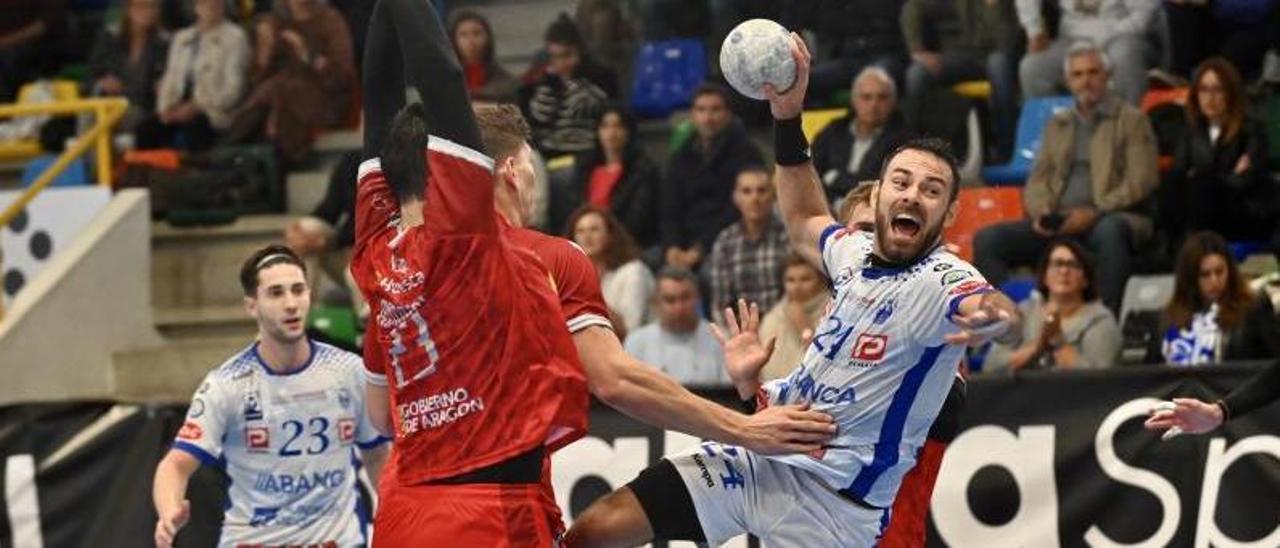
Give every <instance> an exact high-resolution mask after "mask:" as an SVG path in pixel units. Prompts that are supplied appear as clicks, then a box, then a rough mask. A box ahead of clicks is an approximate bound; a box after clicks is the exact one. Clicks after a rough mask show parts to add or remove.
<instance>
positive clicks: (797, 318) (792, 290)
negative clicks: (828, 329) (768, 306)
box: [760, 254, 831, 380]
mask: <svg viewBox="0 0 1280 548" xmlns="http://www.w3.org/2000/svg"><path fill="white" fill-rule="evenodd" d="M782 276H783V278H782V286H783V298H782V301H781V302H779V303H778V304H776V305H774V306H773V309H772V310H769V312H768V313H767V314H765V316H764V319H763V320H762V321H761V323H760V338H761V340H764V341H768V340H770V339H775V340H776V341H777V342H776V343H775V344H776V345H777V346H775V347H774V349H773V355H772V356H770V357H769V361H768V363H765V365H764V370H763V373H762V374H761V377H762V378H763V379H764V380H773V379H778V378H782V377H785V376H787V375H789V374H791V370H792V369H795V368H796V366H797V365H799V364H800V360H801V359H802V358H804V351H805V348H806V347H807V346H808V345H809V340H810V339H811V338H812V337H813V330H814V329H815V328H817V327H818V321H819V320H821V319H822V315H823V313H825V312H826V310H827V305H828V304H829V303H830V302H831V295H830V293H829V292H828V291H827V284H826V283H824V282H823V277H822V273H820V272H818V269H817V268H816V267H814V266H813V265H812V264H809V261H806V260H805V259H804V257H801V256H799V255H796V254H792V255H789V256H788V257H787V262H786V266H785V267H784V269H783V271H782Z"/></svg>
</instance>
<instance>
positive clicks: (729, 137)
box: [658, 83, 764, 269]
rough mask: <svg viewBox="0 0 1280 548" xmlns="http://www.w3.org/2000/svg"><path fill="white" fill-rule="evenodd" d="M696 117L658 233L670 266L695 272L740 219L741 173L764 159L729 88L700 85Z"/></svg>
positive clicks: (666, 193) (671, 177)
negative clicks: (737, 191)
mask: <svg viewBox="0 0 1280 548" xmlns="http://www.w3.org/2000/svg"><path fill="white" fill-rule="evenodd" d="M690 117H691V118H692V120H693V127H694V130H695V131H694V135H693V137H692V138H690V139H689V140H688V141H685V142H684V143H683V144H682V145H681V146H680V147H679V148H677V149H676V150H675V151H674V152H673V153H672V155H671V159H670V160H669V162H668V164H667V175H666V177H665V178H664V179H663V188H662V192H661V193H660V195H661V201H662V207H661V208H660V209H659V214H658V215H659V223H658V230H659V231H660V233H661V238H662V245H663V247H664V249H665V250H666V251H665V258H666V263H667V264H670V265H675V266H679V267H683V268H688V269H695V268H697V266H698V265H699V264H701V263H702V259H703V253H705V252H706V251H708V250H710V249H711V244H712V243H713V242H714V241H715V238H716V236H718V235H719V234H720V231H721V230H723V229H724V227H726V226H729V225H730V224H732V223H733V221H735V220H737V218H738V212H737V210H735V209H734V207H733V201H732V196H733V187H734V182H735V180H736V178H737V176H738V172H740V171H742V169H743V168H745V167H747V166H751V165H761V164H763V163H764V161H763V156H762V155H761V154H760V149H758V148H756V146H755V144H753V143H752V142H751V140H750V139H749V138H748V137H747V131H746V130H745V129H744V128H743V127H742V124H741V123H739V122H738V120H737V119H736V118H735V117H734V114H733V111H732V110H730V109H729V91H728V90H727V89H725V88H724V86H720V85H718V84H710V83H708V84H703V85H702V86H700V87H699V88H698V89H697V90H696V91H695V92H694V95H693V108H692V112H691V113H690Z"/></svg>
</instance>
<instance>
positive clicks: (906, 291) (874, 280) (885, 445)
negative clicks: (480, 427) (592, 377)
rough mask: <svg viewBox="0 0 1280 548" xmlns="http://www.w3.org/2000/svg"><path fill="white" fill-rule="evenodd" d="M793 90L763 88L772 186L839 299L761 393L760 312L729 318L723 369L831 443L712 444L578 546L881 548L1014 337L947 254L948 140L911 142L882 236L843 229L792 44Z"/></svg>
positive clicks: (647, 483) (598, 511) (659, 469)
mask: <svg viewBox="0 0 1280 548" xmlns="http://www.w3.org/2000/svg"><path fill="white" fill-rule="evenodd" d="M793 41H794V44H793V55H794V56H795V58H796V65H797V76H796V84H795V85H793V86H792V88H791V89H790V90H788V91H786V92H785V93H782V94H778V93H776V92H775V91H774V90H772V89H771V88H767V90H766V91H767V94H768V95H769V96H770V106H771V110H772V111H773V115H774V118H775V151H776V155H777V161H778V172H777V178H776V180H777V185H778V197H779V204H780V206H781V208H782V214H783V221H784V222H785V223H786V225H787V229H788V233H789V235H790V237H791V243H792V248H793V249H796V250H799V251H800V252H801V253H806V254H808V256H810V257H813V258H815V259H817V258H820V262H821V264H822V265H823V267H824V268H825V269H826V272H827V274H828V276H829V277H830V278H831V279H832V281H833V285H834V289H835V292H836V296H835V302H834V305H833V306H832V309H831V311H830V312H829V314H828V315H827V316H826V317H825V318H824V319H823V321H822V323H821V324H820V325H819V328H818V329H817V330H816V334H815V336H814V339H813V341H812V343H811V344H810V347H809V349H808V351H807V353H806V354H805V357H804V361H803V362H802V363H801V365H800V366H799V367H797V368H796V370H795V371H794V372H793V373H792V374H791V376H789V377H788V378H786V379H779V380H776V381H772V382H770V383H768V384H766V385H763V386H761V384H760V381H759V380H758V379H759V377H758V372H759V367H760V363H762V362H763V360H764V359H765V358H767V355H768V352H767V351H766V350H765V347H764V345H761V344H760V343H759V340H758V339H757V338H755V337H754V329H755V325H756V323H757V322H758V317H759V311H758V310H757V309H755V307H754V306H750V307H748V306H747V305H745V304H740V311H739V314H738V315H739V316H744V318H743V322H742V324H741V325H738V323H737V322H736V321H735V319H734V318H733V316H734V315H733V314H729V313H727V314H726V316H727V317H728V318H729V321H730V327H731V334H732V335H733V336H734V337H733V338H732V339H731V340H729V341H728V342H727V344H726V358H727V359H726V362H727V364H728V365H729V367H730V375H731V377H732V378H733V379H734V383H735V386H736V387H737V388H738V391H739V395H741V396H743V397H744V398H747V397H750V396H752V395H755V397H756V398H757V402H758V404H761V405H782V404H796V403H808V404H811V405H812V408H813V409H814V410H818V411H823V412H826V413H828V414H830V415H831V416H832V417H834V418H835V420H836V424H837V426H838V432H837V434H836V437H835V438H834V439H832V440H831V441H830V442H829V443H828V444H827V445H826V446H825V447H824V448H823V449H822V450H820V451H817V452H815V453H812V454H808V455H783V456H761V455H757V454H754V453H752V452H750V451H746V450H743V449H741V448H736V447H729V446H724V445H721V444H716V443H704V444H702V446H700V447H699V448H698V449H696V450H694V451H691V452H688V453H685V454H680V455H676V456H673V457H668V458H667V459H666V460H664V461H663V462H661V463H659V464H657V465H654V466H652V467H650V468H649V469H647V470H645V471H643V472H641V474H640V476H639V477H638V478H636V480H635V481H633V482H632V483H631V484H630V485H629V486H628V487H625V488H623V489H620V490H618V491H616V492H614V493H613V494H611V495H609V496H607V497H605V498H604V499H601V500H600V501H598V502H597V503H596V504H594V505H593V506H592V507H591V508H589V509H588V510H587V512H586V513H584V514H583V516H582V517H581V518H579V520H578V521H577V522H575V523H574V526H573V529H572V530H571V531H570V533H569V536H568V542H569V545H570V546H575V547H576V546H633V545H636V544H640V543H643V542H647V541H649V540H651V539H655V538H656V539H665V540H694V541H705V542H709V543H711V544H715V545H718V544H720V543H722V542H723V541H725V540H727V539H730V538H733V537H735V536H738V535H741V534H743V533H751V534H754V535H756V536H758V537H761V539H762V540H763V541H764V544H765V545H766V546H769V547H771V548H773V547H797V548H799V547H804V548H809V547H823V546H831V547H836V546H839V547H862V546H873V545H875V544H876V542H877V539H878V538H879V536H880V535H881V533H882V532H883V529H884V526H885V525H886V524H887V523H888V521H889V510H888V509H889V508H890V507H891V506H892V504H893V501H894V497H895V495H896V492H897V490H898V487H899V484H900V482H901V480H902V476H903V475H904V474H905V473H906V472H907V471H909V470H910V469H911V467H912V466H913V465H914V462H915V458H916V454H917V452H918V451H919V449H920V447H921V446H922V445H923V444H924V439H925V435H926V433H927V432H928V430H929V426H930V425H931V424H932V423H933V420H934V418H935V417H936V416H937V414H938V411H939V409H940V408H941V407H942V404H943V401H944V400H945V399H946V396H947V393H948V392H949V390H950V388H951V384H952V379H953V378H954V376H955V372H956V364H957V363H958V362H959V361H960V358H961V356H962V355H963V352H964V347H965V346H966V345H972V344H980V343H982V342H984V341H985V340H987V339H989V338H992V337H998V338H1001V339H1004V340H1008V339H1010V338H1016V337H1017V333H1018V331H1019V329H1018V324H1019V318H1018V315H1017V311H1016V309H1015V307H1014V305H1013V303H1012V302H1011V301H1010V300H1009V299H1008V298H1007V297H1005V296H1004V295H1001V294H1000V293H999V292H996V291H994V290H992V289H991V287H990V286H989V285H987V283H986V282H985V281H984V280H983V278H982V276H981V275H980V274H978V272H977V271H976V270H974V269H973V267H971V266H970V265H968V264H966V263H965V262H964V261H962V260H960V259H959V258H957V257H955V256H954V255H952V254H951V253H949V252H947V251H946V250H945V249H944V248H943V247H942V241H941V234H942V229H943V227H944V226H945V225H946V224H947V223H949V222H950V221H951V220H952V219H953V218H954V217H955V215H956V205H955V198H956V194H957V192H958V188H957V185H958V184H959V177H958V174H957V168H956V161H955V159H954V158H953V157H951V155H950V152H949V150H948V149H947V147H946V144H945V143H942V142H939V141H936V140H929V139H924V140H917V141H912V142H909V143H907V144H905V145H903V146H902V147H900V148H898V149H897V150H895V151H894V152H893V153H891V154H890V155H889V156H888V157H887V158H886V159H885V162H884V165H883V166H882V168H881V176H880V182H879V183H878V185H877V186H876V188H875V190H874V193H873V196H872V203H873V204H874V205H875V210H876V220H875V231H874V235H872V234H869V233H866V232H857V231H850V230H849V229H847V228H846V227H844V226H842V225H841V224H839V223H837V222H836V221H835V219H833V218H832V217H831V216H830V214H829V211H828V209H827V203H826V199H825V195H824V193H823V191H822V188H821V185H820V183H819V182H818V176H817V173H816V172H815V171H814V168H813V164H812V162H811V161H810V160H809V157H808V152H807V149H808V145H807V143H806V142H805V139H804V135H803V133H802V131H801V129H800V113H801V108H802V105H803V99H804V91H805V88H806V87H807V84H808V72H809V56H808V51H807V49H805V47H804V43H803V42H802V41H801V40H800V39H799V37H793Z"/></svg>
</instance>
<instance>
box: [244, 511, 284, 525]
mask: <svg viewBox="0 0 1280 548" xmlns="http://www.w3.org/2000/svg"><path fill="white" fill-rule="evenodd" d="M279 512H280V509H279V508H257V507H255V508H254V509H253V516H252V517H250V518H249V527H262V526H264V525H269V524H270V523H271V522H272V521H274V520H275V519H276V514H278V513H279Z"/></svg>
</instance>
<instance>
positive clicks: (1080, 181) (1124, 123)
mask: <svg viewBox="0 0 1280 548" xmlns="http://www.w3.org/2000/svg"><path fill="white" fill-rule="evenodd" d="M1066 59H1067V60H1066V71H1065V72H1066V73H1067V76H1066V78H1067V85H1068V86H1070V87H1071V91H1072V94H1073V95H1074V96H1075V105H1074V108H1070V109H1064V110H1063V111H1061V112H1058V113H1057V114H1055V115H1054V117H1053V118H1052V119H1051V120H1050V121H1049V123H1048V125H1047V126H1046V127H1045V130H1044V137H1043V143H1042V144H1041V146H1040V153H1039V155H1038V156H1037V157H1036V160H1035V164H1034V165H1033V166H1032V168H1031V176H1030V178H1028V180H1027V184H1026V187H1025V189H1024V191H1023V204H1024V206H1025V209H1026V212H1027V215H1028V217H1027V218H1026V219H1024V220H1021V221H1012V222H1007V223H1001V224H996V225H992V226H989V227H986V228H984V229H982V230H980V231H979V232H978V233H977V235H975V237H974V251H975V259H976V260H975V264H976V266H977V267H978V269H979V270H981V271H982V273H983V274H984V275H985V276H986V277H987V279H988V280H990V281H991V283H994V284H1000V283H1003V282H1004V281H1005V280H1006V279H1008V278H1009V273H1010V270H1011V269H1012V268H1016V267H1018V266H1022V265H1029V264H1033V263H1034V262H1035V261H1036V260H1037V259H1038V258H1039V257H1040V256H1041V254H1043V253H1044V250H1045V249H1046V248H1047V247H1048V245H1049V242H1050V241H1052V240H1053V239H1055V238H1058V237H1063V236H1065V237H1071V238H1075V239H1077V240H1080V241H1083V242H1085V243H1087V245H1088V247H1089V249H1090V250H1091V251H1092V252H1093V253H1095V254H1096V255H1097V256H1098V263H1099V265H1100V269H1099V277H1098V294H1099V295H1101V296H1102V302H1103V303H1104V304H1106V305H1107V307H1108V308H1110V309H1111V311H1112V312H1116V311H1118V310H1119V309H1120V299H1121V297H1122V295H1123V293H1124V284H1125V281H1126V280H1127V279H1128V277H1129V268H1130V266H1129V264H1130V259H1131V257H1130V254H1131V250H1132V249H1134V248H1135V246H1136V245H1137V244H1140V243H1142V242H1144V241H1146V240H1147V239H1148V238H1149V237H1150V235H1151V232H1152V220H1151V218H1150V216H1149V213H1147V211H1146V210H1147V209H1149V205H1150V204H1149V200H1147V198H1148V196H1149V195H1150V194H1151V192H1152V191H1153V190H1154V189H1155V187H1156V184H1157V183H1158V180H1159V179H1158V175H1157V173H1156V145H1155V137H1154V136H1153V135H1152V131H1151V123H1150V122H1149V121H1148V120H1147V116H1146V115H1145V114H1143V113H1142V111H1140V110H1138V109H1137V108H1135V107H1133V106H1131V105H1129V104H1127V103H1125V102H1123V101H1121V100H1120V99H1119V98H1118V97H1116V96H1114V95H1111V94H1109V93H1108V92H1107V81H1108V79H1109V73H1108V70H1107V68H1106V67H1107V66H1108V63H1107V61H1106V54H1105V53H1103V52H1102V50H1101V49H1100V48H1098V47H1097V46H1095V45H1093V44H1091V43H1087V42H1081V43H1078V44H1076V45H1074V46H1072V47H1071V48H1070V49H1069V50H1068V51H1067V58H1066Z"/></svg>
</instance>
